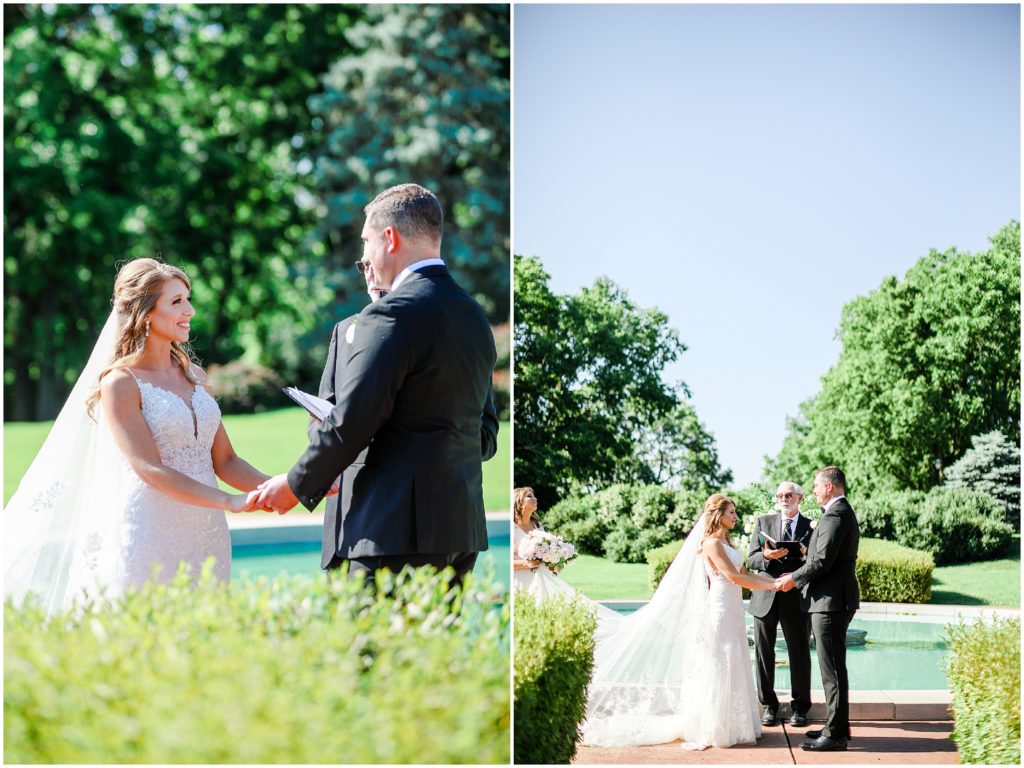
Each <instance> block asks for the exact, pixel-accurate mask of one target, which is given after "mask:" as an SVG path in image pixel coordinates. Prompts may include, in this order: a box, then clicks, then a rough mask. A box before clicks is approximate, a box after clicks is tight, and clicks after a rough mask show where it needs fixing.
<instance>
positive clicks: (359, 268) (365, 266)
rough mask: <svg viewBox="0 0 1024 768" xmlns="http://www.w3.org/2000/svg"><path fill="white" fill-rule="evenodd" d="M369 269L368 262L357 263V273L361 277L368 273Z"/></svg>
mask: <svg viewBox="0 0 1024 768" xmlns="http://www.w3.org/2000/svg"><path fill="white" fill-rule="evenodd" d="M369 268H370V264H369V262H366V261H357V262H356V271H357V272H359V274H360V275H362V274H364V273H365V272H366V270H368V269H369Z"/></svg>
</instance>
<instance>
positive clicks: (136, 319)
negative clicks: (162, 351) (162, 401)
mask: <svg viewBox="0 0 1024 768" xmlns="http://www.w3.org/2000/svg"><path fill="white" fill-rule="evenodd" d="M175 278H177V279H178V280H181V282H183V283H184V284H185V287H186V288H188V290H189V291H191V290H192V283H191V281H190V280H189V279H188V276H187V275H186V274H185V273H184V272H183V271H182V270H180V269H179V268H178V267H172V266H171V265H170V264H164V263H163V262H160V261H157V260H156V259H134V260H132V261H129V262H127V263H125V264H124V265H123V266H122V267H121V269H120V270H118V273H117V279H116V280H115V281H114V299H113V304H114V309H115V310H116V312H117V338H116V339H115V340H114V354H113V356H112V357H111V358H110V363H109V364H108V365H107V367H106V368H104V369H103V371H102V372H101V373H100V377H99V380H98V381H97V382H96V390H95V391H94V392H93V393H92V394H91V395H89V398H88V399H87V400H86V401H85V404H86V408H87V410H88V412H89V416H90V417H91V418H93V419H94V420H95V418H96V417H95V415H94V411H95V408H96V403H97V402H99V399H100V389H99V386H100V382H102V381H103V377H104V376H106V375H107V374H108V373H110V372H111V371H113V370H115V369H119V368H130V367H131V366H133V365H135V363H137V362H138V361H139V359H140V358H141V357H142V353H143V352H144V351H145V347H146V319H147V318H148V317H149V314H150V313H151V312H152V311H153V308H154V307H155V306H156V302H157V299H159V298H160V292H161V291H162V290H163V287H164V284H165V283H166V282H167V281H168V280H173V279H175ZM171 358H172V359H173V360H174V362H176V363H177V364H178V365H179V366H181V370H182V371H184V373H185V378H187V379H188V380H189V381H191V382H192V383H193V384H195V383H197V382H198V379H197V378H196V375H195V374H194V373H193V372H192V365H191V363H192V349H191V347H189V345H188V344H182V343H181V342H178V341H172V342H171Z"/></svg>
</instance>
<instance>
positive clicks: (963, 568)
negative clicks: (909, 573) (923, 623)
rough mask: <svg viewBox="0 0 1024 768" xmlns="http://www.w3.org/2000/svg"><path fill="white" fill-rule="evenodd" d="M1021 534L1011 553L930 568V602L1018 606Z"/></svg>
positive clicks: (1004, 606) (1002, 606)
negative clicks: (1007, 556) (1011, 554)
mask: <svg viewBox="0 0 1024 768" xmlns="http://www.w3.org/2000/svg"><path fill="white" fill-rule="evenodd" d="M1019 545H1020V538H1019V537H1018V538H1017V547H1016V551H1015V553H1014V555H1013V556H1012V557H1009V558H1006V559H1005V560H988V561H986V562H982V563H967V564H965V565H949V566H946V567H945V568H936V569H935V570H934V571H933V572H932V599H931V602H932V603H940V604H942V605H950V604H955V605H991V606H994V607H999V608H1020V546H1019Z"/></svg>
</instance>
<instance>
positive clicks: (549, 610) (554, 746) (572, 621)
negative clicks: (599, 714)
mask: <svg viewBox="0 0 1024 768" xmlns="http://www.w3.org/2000/svg"><path fill="white" fill-rule="evenodd" d="M514 602H515V609H514V610H515V648H516V658H515V719H516V728H515V762H516V763H531V764H536V763H561V764H566V763H569V762H570V761H571V760H572V759H573V757H574V756H575V755H576V746H577V745H578V744H579V741H580V738H581V733H580V723H582V722H583V718H584V715H585V714H586V707H587V684H588V683H589V682H590V673H591V670H592V669H593V666H594V630H595V629H596V627H597V621H596V619H595V616H594V610H593V608H592V607H590V606H587V605H586V604H584V603H583V602H582V601H579V600H569V599H566V598H564V597H554V598H549V599H546V600H542V601H537V600H535V599H534V598H533V596H531V595H530V594H529V593H528V592H525V591H522V590H520V591H517V592H516V593H515V600H514Z"/></svg>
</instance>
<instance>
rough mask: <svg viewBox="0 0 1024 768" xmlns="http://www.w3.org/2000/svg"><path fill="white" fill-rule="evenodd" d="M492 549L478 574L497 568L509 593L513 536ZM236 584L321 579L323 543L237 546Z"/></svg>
mask: <svg viewBox="0 0 1024 768" xmlns="http://www.w3.org/2000/svg"><path fill="white" fill-rule="evenodd" d="M487 541H488V544H489V545H490V548H489V549H488V550H487V551H486V552H481V553H480V557H478V558H477V561H476V567H475V568H474V569H473V572H474V573H483V572H484V571H485V569H486V568H487V567H488V565H489V564H491V565H493V569H494V576H495V578H496V580H497V581H499V582H500V583H502V584H504V586H505V591H506V592H508V589H509V584H510V582H511V576H510V573H509V572H510V570H511V566H512V559H511V541H510V537H509V536H490V537H488V540H487ZM231 557H232V563H231V578H232V580H240V579H254V578H258V577H260V576H269V577H271V578H272V577H274V576H278V575H280V574H282V573H287V574H290V575H300V574H308V575H313V576H316V575H319V574H321V573H323V571H321V570H320V543H319V542H314V541H309V542H306V541H303V542H284V543H268V544H236V545H235V546H233V547H232V551H231Z"/></svg>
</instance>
